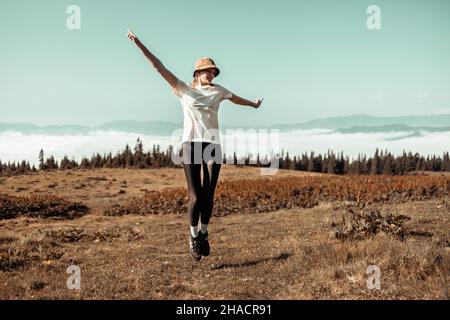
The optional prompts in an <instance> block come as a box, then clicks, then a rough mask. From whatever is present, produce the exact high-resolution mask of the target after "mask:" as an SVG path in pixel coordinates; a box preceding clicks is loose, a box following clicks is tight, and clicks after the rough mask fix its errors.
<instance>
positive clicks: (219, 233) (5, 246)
mask: <svg viewBox="0 0 450 320" xmlns="http://www.w3.org/2000/svg"><path fill="white" fill-rule="evenodd" d="M247 169H249V170H253V169H251V168H236V169H234V170H236V171H237V172H239V175H240V176H241V177H242V174H243V173H244V171H241V170H247ZM171 170H174V169H171ZM228 170H229V171H228ZM231 171H233V169H232V168H225V169H224V170H223V171H222V172H221V174H222V173H224V175H221V180H222V181H223V180H226V179H227V178H229V179H230V180H233V179H238V178H239V175H236V176H235V177H233V173H232V172H231ZM248 173H249V175H252V174H253V176H252V177H253V178H255V179H259V178H260V177H258V174H257V173H256V172H248ZM163 174H166V175H167V174H168V173H167V172H165V171H161V170H160V169H158V170H155V171H151V170H146V171H142V170H134V171H132V170H123V171H121V170H117V171H115V170H111V171H100V170H98V171H86V172H82V171H73V172H72V173H71V174H70V175H67V174H65V173H51V174H49V173H47V174H45V175H46V176H44V174H42V175H38V176H26V177H12V178H8V179H6V180H2V181H1V182H0V192H1V193H4V194H10V195H12V194H14V195H16V194H21V195H22V194H23V195H30V194H33V193H35V191H41V192H38V193H42V194H53V195H58V196H63V197H65V198H67V199H68V200H69V201H80V200H82V202H83V203H85V204H87V205H88V206H89V207H90V208H91V209H92V211H90V212H89V213H88V214H86V215H84V216H82V217H80V218H77V219H74V220H61V219H59V220H58V219H53V218H49V219H45V220H44V219H40V218H34V217H17V218H15V219H8V220H0V298H1V299H23V298H25V299H41V298H51V299H54V298H56V299H64V298H68V299H72V298H75V299H80V298H81V299H109V298H112V299H124V298H128V299H448V294H449V271H450V270H449V266H450V263H449V262H450V261H449V257H450V234H449V230H450V221H449V217H450V216H449V213H450V199H449V198H448V195H447V196H444V197H440V198H432V199H428V200H422V201H409V202H405V203H395V202H394V203H387V202H380V203H374V204H372V205H373V206H374V208H377V209H379V210H381V211H383V212H392V213H394V214H397V215H407V216H409V217H410V218H411V219H410V220H408V221H405V222H404V226H405V228H407V229H408V230H421V231H424V232H429V233H430V234H432V236H426V237H424V236H419V235H417V236H415V235H411V236H408V237H406V238H405V239H404V240H403V241H402V240H400V239H398V238H396V237H392V236H390V235H387V234H385V233H383V232H381V233H378V234H376V235H375V236H373V237H370V238H364V239H362V240H346V241H343V240H339V239H336V238H335V236H334V234H333V232H332V227H331V225H332V222H333V221H340V219H341V218H342V216H343V215H344V214H346V211H345V210H344V209H343V206H342V205H343V202H342V201H329V202H327V201H322V202H321V203H320V204H319V205H318V206H315V207H313V208H292V209H282V210H278V211H275V212H266V213H258V214H231V215H228V216H224V217H214V218H213V219H212V220H211V225H210V243H211V250H212V253H211V256H209V257H207V258H203V259H202V260H201V261H200V262H198V263H195V262H193V261H191V260H190V258H189V255H188V246H187V237H188V227H187V226H188V219H187V216H185V215H151V216H132V215H129V216H120V217H109V216H104V215H103V209H104V208H105V207H106V206H107V205H109V204H111V203H114V202H120V201H123V200H126V199H127V198H128V197H130V196H131V195H133V196H137V195H143V194H144V193H145V191H139V189H140V188H142V189H144V188H146V189H148V190H164V189H165V188H166V187H168V185H164V183H163V182H164V181H167V183H169V184H170V186H169V187H180V186H183V185H184V184H185V181H184V180H183V179H184V176H183V172H182V171H181V170H180V171H179V172H177V173H176V174H174V175H173V177H170V176H165V177H164V176H162V175H163ZM283 174H286V173H283ZM89 177H104V179H103V178H102V179H92V178H89ZM280 177H281V176H280ZM24 179H32V180H35V181H37V180H39V182H36V183H35V184H32V183H30V181H27V182H26V183H25V182H24V181H23V180H24ZM105 179H106V180H105ZM114 179H115V181H114ZM146 179H148V180H151V181H154V183H148V184H145V183H144V180H146ZM273 179H275V180H276V179H278V178H277V177H274V178H273ZM63 180H65V181H64V182H63ZM123 180H127V184H126V186H127V187H126V188H125V187H122V188H123V189H124V190H126V193H125V194H121V195H118V191H119V190H120V188H121V186H124V185H125V184H123ZM158 181H159V182H158ZM110 182H111V183H110ZM51 183H54V184H56V185H57V186H55V187H51V188H49V187H48V185H49V184H51ZM80 184H85V187H82V189H77V187H79V186H80ZM108 185H109V186H110V189H106V190H105V186H108ZM12 186H14V188H11V187H12ZM26 186H27V187H28V190H21V191H19V192H16V189H17V188H18V187H26ZM102 194H103V195H104V197H102V196H101V195H102ZM106 195H108V196H106ZM82 197H85V198H84V199H83V198H82ZM72 264H76V265H78V266H80V268H81V290H79V291H77V290H69V289H67V287H66V281H67V278H68V277H69V275H68V274H67V273H66V270H67V267H68V266H69V265H72ZM369 265H378V266H379V267H380V269H381V290H379V291H378V290H369V289H368V288H367V285H366V280H367V277H368V275H367V273H366V270H367V267H368V266H369Z"/></svg>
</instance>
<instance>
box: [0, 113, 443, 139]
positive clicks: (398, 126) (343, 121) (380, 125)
mask: <svg viewBox="0 0 450 320" xmlns="http://www.w3.org/2000/svg"><path fill="white" fill-rule="evenodd" d="M182 127H183V125H182V123H173V122H166V121H132V120H130V121H128V120H117V121H111V122H107V123H104V124H102V125H100V126H95V127H88V126H80V125H62V126H55V125H52V126H36V125H33V124H29V123H2V122H0V133H1V132H6V131H13V132H19V133H22V134H48V135H73V134H86V133H88V132H92V131H98V130H101V131H108V130H115V131H124V132H130V133H139V134H145V135H160V136H166V135H170V134H171V133H172V132H173V131H174V130H176V129H180V128H182ZM237 128H241V129H250V128H254V129H279V130H280V131H281V132H283V131H291V130H299V129H329V130H332V131H331V132H340V133H376V132H408V133H409V134H410V135H420V131H429V132H446V131H450V114H445V115H426V116H401V117H376V116H370V115H365V114H357V115H351V116H341V117H331V118H322V119H315V120H311V121H308V122H302V123H294V124H277V125H271V126H256V127H255V126H231V125H227V124H221V125H220V129H221V130H226V129H237ZM331 132H330V133H331Z"/></svg>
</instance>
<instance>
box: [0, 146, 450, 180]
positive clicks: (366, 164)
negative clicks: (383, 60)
mask: <svg viewBox="0 0 450 320" xmlns="http://www.w3.org/2000/svg"><path fill="white" fill-rule="evenodd" d="M173 151H174V148H173V146H169V147H168V148H167V149H166V150H161V149H160V146H159V145H153V148H152V149H151V150H149V151H147V152H144V147H143V144H142V141H141V140H140V138H138V139H137V142H136V145H135V146H134V148H133V149H131V148H130V146H129V145H128V144H127V145H126V146H125V149H123V150H121V151H118V152H117V153H116V154H115V155H113V154H112V153H111V152H110V153H108V154H104V155H100V154H99V153H95V154H93V155H92V156H91V157H90V158H86V157H83V158H82V159H81V161H80V162H77V161H75V160H74V159H69V158H68V157H67V156H64V157H63V159H61V161H60V162H58V161H56V160H55V159H54V157H53V156H50V157H48V158H45V157H44V150H42V149H41V150H40V153H39V165H38V168H36V167H35V166H34V165H33V166H30V164H29V162H27V161H21V162H17V163H16V162H12V163H11V162H8V163H2V162H1V160H0V175H2V176H11V175H20V174H27V173H33V172H37V171H46V170H70V169H96V168H135V169H147V168H156V167H181V164H176V163H174V162H173V161H172V157H171V155H172V152H173ZM178 155H179V156H181V150H180V151H179V153H178ZM223 158H224V159H226V161H225V163H226V164H236V165H241V166H254V167H269V166H270V162H269V159H268V158H267V156H265V157H264V159H263V161H261V159H260V156H259V154H258V155H257V156H256V159H255V158H254V156H253V155H251V154H249V155H248V156H246V157H241V158H239V159H238V158H237V156H236V153H233V156H232V157H228V156H227V155H226V154H225V153H224V154H223ZM272 161H278V165H277V167H278V168H280V169H288V170H299V171H309V172H322V173H334V174H388V175H403V174H405V173H408V172H411V171H422V170H426V171H450V158H449V152H444V153H443V156H442V158H441V157H439V156H438V157H436V156H435V155H433V156H429V155H428V156H427V157H426V158H425V157H424V156H421V155H419V154H418V153H415V154H412V153H411V152H408V153H406V152H405V151H403V153H402V154H401V155H398V156H395V155H392V154H391V153H390V152H388V151H387V150H386V151H384V152H383V150H382V151H381V152H380V151H379V149H378V148H377V149H376V150H375V153H374V155H373V156H371V157H367V156H366V155H365V154H358V157H357V158H356V159H352V160H350V158H349V156H345V157H344V154H343V152H342V151H341V152H340V154H338V155H337V154H335V153H334V152H333V151H331V150H328V152H327V153H326V154H323V155H322V154H317V155H316V154H315V153H314V152H313V151H311V152H310V153H309V154H308V153H304V154H301V155H299V156H297V155H296V156H294V157H291V155H290V154H289V152H286V153H285V152H284V150H282V151H281V155H279V156H278V157H277V158H275V159H272Z"/></svg>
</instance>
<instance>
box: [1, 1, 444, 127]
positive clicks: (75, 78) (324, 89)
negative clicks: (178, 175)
mask: <svg viewBox="0 0 450 320" xmlns="http://www.w3.org/2000/svg"><path fill="white" fill-rule="evenodd" d="M70 5H77V6H78V7H79V8H80V12H81V16H80V22H81V23H80V27H81V28H80V29H75V30H70V29H69V28H67V23H66V22H67V19H68V18H69V16H70V15H71V14H70V13H69V14H68V13H67V8H68V7H69V6H70ZM369 5H377V6H378V7H379V8H380V10H381V11H380V12H381V29H379V30H369V29H368V28H367V25H366V21H367V19H368V18H369V16H370V14H368V13H367V8H368V6H369ZM127 27H130V28H131V29H132V30H133V31H134V32H135V33H136V34H137V36H138V37H139V38H140V39H141V41H142V42H143V43H144V44H145V45H146V46H147V47H148V49H149V50H150V51H151V52H152V53H153V54H155V55H156V56H157V57H158V58H159V59H160V60H161V61H162V62H163V63H164V65H165V66H166V67H167V68H168V69H169V70H170V71H172V72H173V73H174V74H175V75H176V76H177V77H178V78H180V79H182V80H184V81H190V80H191V78H192V71H193V68H194V63H195V61H196V60H197V59H198V58H200V57H202V56H209V57H211V58H213V59H214V60H215V62H216V63H217V65H218V67H219V68H220V70H221V74H220V75H219V76H218V77H217V78H216V79H215V80H214V81H215V82H216V83H219V84H221V85H223V86H225V87H226V88H227V89H229V90H230V91H232V92H233V93H235V94H237V95H239V96H242V97H244V98H246V99H250V100H254V99H256V98H259V97H263V98H264V101H263V104H262V105H261V107H260V108H259V109H253V108H249V107H244V106H238V105H234V104H232V103H231V102H229V101H224V102H223V103H222V104H221V107H220V112H219V121H220V123H227V124H234V125H247V126H248V125H251V124H252V123H255V124H259V125H260V124H265V125H272V124H277V123H297V122H305V121H309V120H312V119H316V118H325V117H334V116H344V115H351V114H361V113H364V114H370V115H375V116H399V115H424V114H436V113H448V112H450V72H449V71H450V59H449V58H450V41H449V40H448V39H449V38H450V1H448V0H430V1H422V0H395V1H394V0H389V1H382V0H371V1H365V0H341V1H336V0H327V1H326V0H315V1H312V0H311V1H300V0H295V1H294V0H291V1H282V0H280V1H256V0H246V1H238V0H228V1H216V0H214V1H211V0H210V1H203V0H198V1H192V0H172V1H162V0H161V1H156V0H155V1H144V0H142V1H138V0H130V1H120V2H119V1H103V0H89V1H85V0H78V1H77V0H71V1H63V0H40V1H22V0H19V1H18V0H1V1H0V43H1V50H0V70H1V71H0V122H30V123H33V124H37V125H65V124H81V125H90V126H95V125H100V124H102V123H105V122H108V121H112V120H145V121H149V120H164V121H171V122H178V123H181V122H182V120H183V118H182V117H183V114H182V110H181V105H180V102H179V100H178V98H177V97H176V96H175V95H174V94H173V93H172V91H171V90H170V87H169V85H168V84H167V83H166V82H165V80H164V79H163V78H162V77H161V76H160V75H159V74H158V73H157V72H156V70H155V69H153V67H152V66H151V65H150V64H149V63H148V61H147V60H146V59H145V57H144V56H143V55H142V54H141V53H140V51H139V50H138V48H137V47H136V46H135V45H134V44H133V43H132V42H131V41H130V40H129V39H128V38H127V37H126V33H127V32H126V29H127Z"/></svg>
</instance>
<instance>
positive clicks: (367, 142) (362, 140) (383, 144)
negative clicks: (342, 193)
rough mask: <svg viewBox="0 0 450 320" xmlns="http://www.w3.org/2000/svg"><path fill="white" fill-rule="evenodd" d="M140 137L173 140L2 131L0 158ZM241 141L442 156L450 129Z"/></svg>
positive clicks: (244, 145) (87, 150)
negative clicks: (269, 140) (273, 141)
mask: <svg viewBox="0 0 450 320" xmlns="http://www.w3.org/2000/svg"><path fill="white" fill-rule="evenodd" d="M138 137H140V138H141V140H142V141H143V144H144V149H145V151H147V150H151V149H152V147H153V144H155V145H157V144H159V145H160V146H161V148H162V150H165V149H166V148H167V147H168V146H169V145H170V144H171V143H172V144H173V140H171V138H170V137H168V136H146V135H142V134H134V133H128V132H118V131H95V132H91V133H89V134H85V135H64V136H51V135H24V134H21V133H17V132H4V133H1V134H0V160H1V161H2V162H3V163H4V162H8V161H11V162H12V161H21V160H26V161H29V162H30V164H31V165H33V164H34V165H37V164H38V155H39V151H40V149H41V148H42V149H44V153H45V157H49V156H50V155H53V156H54V157H55V159H56V160H58V161H59V160H60V159H62V158H63V157H64V155H67V156H68V157H69V159H72V158H73V159H75V160H77V161H80V160H81V159H82V158H83V157H90V156H91V155H92V154H94V153H97V152H98V153H100V154H101V155H103V154H104V153H108V152H111V153H113V154H115V153H117V152H118V151H120V150H122V149H124V148H125V145H126V144H127V143H128V144H129V146H130V147H131V148H133V147H134V145H135V144H136V140H137V138H138ZM224 137H225V132H223V134H222V145H223V150H224V152H226V153H227V155H228V156H229V155H231V154H232V153H233V151H234V149H233V146H232V145H228V143H227V141H229V140H227V139H225V138H224ZM246 141H247V142H245V141H241V142H240V143H239V144H240V146H239V148H238V149H237V150H236V153H237V155H238V156H240V155H244V154H247V153H252V154H256V152H257V151H258V150H259V153H260V155H261V156H262V157H263V156H264V154H267V153H268V150H269V151H270V149H273V150H274V151H275V152H281V149H284V151H285V152H286V151H289V154H290V155H291V157H293V156H294V155H301V154H302V153H304V152H307V153H308V154H309V153H310V152H311V151H314V152H315V153H316V154H318V153H322V154H324V153H326V152H327V151H328V150H329V149H330V150H332V151H334V152H335V153H340V152H341V151H343V153H344V156H345V155H348V156H350V158H353V159H354V158H356V157H357V156H358V153H365V154H366V155H367V156H371V155H373V153H374V151H375V149H376V148H378V149H379V150H380V151H381V150H386V149H387V150H388V151H389V152H391V153H392V154H394V155H398V154H401V153H402V152H403V150H405V151H406V152H408V151H411V152H413V153H415V152H418V153H419V154H421V155H424V156H426V155H433V154H435V155H436V156H442V154H443V152H446V151H449V149H450V143H449V141H450V132H434V133H432V132H424V131H421V132H420V133H419V134H412V133H411V132H391V133H351V134H345V133H336V132H332V130H322V129H315V130H297V131H293V132H290V133H280V135H279V145H278V146H277V145H276V144H273V145H258V143H257V139H254V138H252V139H247V140H246Z"/></svg>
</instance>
